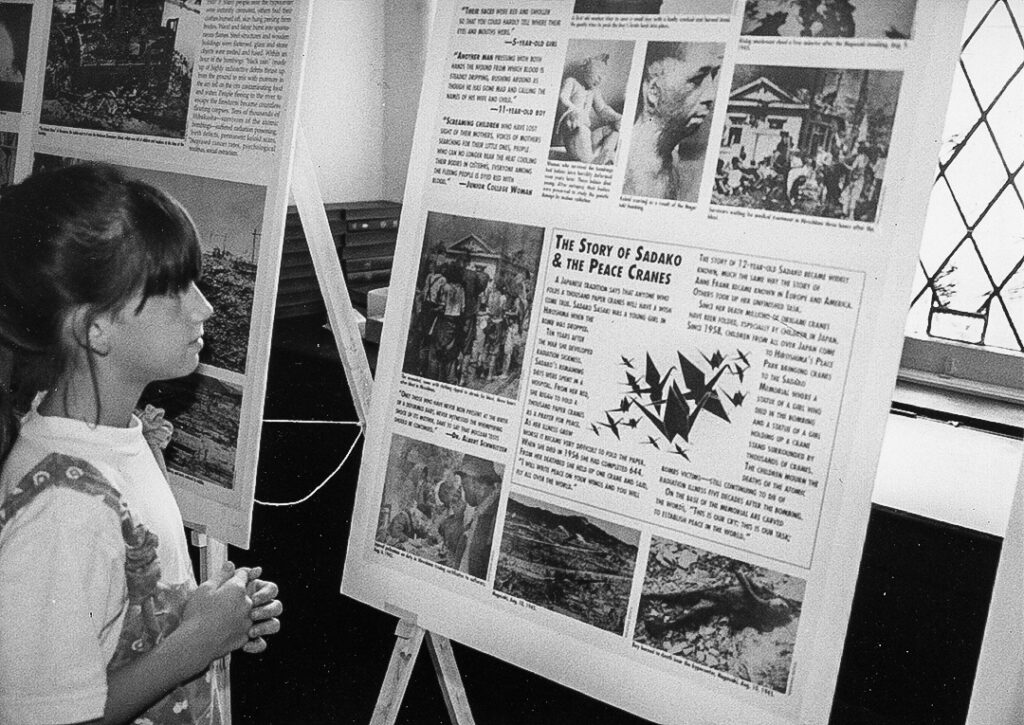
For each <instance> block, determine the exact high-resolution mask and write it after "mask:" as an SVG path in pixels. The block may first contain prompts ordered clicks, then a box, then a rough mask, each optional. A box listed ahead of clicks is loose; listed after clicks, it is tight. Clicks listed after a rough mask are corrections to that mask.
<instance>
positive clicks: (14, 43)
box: [0, 3, 32, 113]
mask: <svg viewBox="0 0 1024 725" xmlns="http://www.w3.org/2000/svg"><path fill="white" fill-rule="evenodd" d="M31 25H32V6H31V5H21V4H18V5H14V4H10V3H7V4H3V5H0V111H8V112H10V113H20V112H21V99H22V96H23V95H24V93H25V64H26V62H27V61H28V37H29V29H30V28H31Z"/></svg>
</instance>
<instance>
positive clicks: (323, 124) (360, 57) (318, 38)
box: [299, 0, 384, 201]
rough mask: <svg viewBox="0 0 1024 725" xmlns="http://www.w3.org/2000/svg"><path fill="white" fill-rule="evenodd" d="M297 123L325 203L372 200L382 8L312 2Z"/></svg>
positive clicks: (376, 194)
mask: <svg viewBox="0 0 1024 725" xmlns="http://www.w3.org/2000/svg"><path fill="white" fill-rule="evenodd" d="M312 2H313V19H312V27H311V30H310V38H309V46H308V52H307V59H306V69H305V78H304V80H303V90H302V100H301V102H300V106H299V120H300V123H302V125H303V128H304V129H305V130H306V135H307V139H308V141H309V144H310V146H311V148H312V153H313V157H314V159H315V161H316V164H317V169H318V171H319V172H320V173H319V174H318V177H317V178H318V180H319V182H320V190H321V192H322V194H323V197H324V201H359V200H366V199H379V198H381V194H382V191H383V179H384V162H383V145H384V92H383V88H384V50H383V49H384V7H383V3H381V2H380V1H379V0H312Z"/></svg>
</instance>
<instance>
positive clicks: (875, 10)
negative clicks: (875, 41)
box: [741, 0, 917, 40]
mask: <svg viewBox="0 0 1024 725" xmlns="http://www.w3.org/2000/svg"><path fill="white" fill-rule="evenodd" d="M916 7H917V0H857V2H856V3H853V2H850V0H824V1H822V0H747V4H746V7H745V8H744V10H743V29H742V31H741V34H742V35H753V36H762V37H771V36H795V37H803V38H889V39H892V40H906V39H909V38H910V37H911V31H912V30H913V26H914V10H915V9H916Z"/></svg>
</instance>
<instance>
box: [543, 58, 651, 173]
mask: <svg viewBox="0 0 1024 725" xmlns="http://www.w3.org/2000/svg"><path fill="white" fill-rule="evenodd" d="M632 59H633V41H628V40H603V39H602V40H594V39H576V40H570V41H569V46H568V49H567V50H566V57H565V69H564V70H563V72H562V82H561V85H560V86H559V89H558V110H557V112H556V114H555V127H554V129H553V130H552V134H551V150H550V151H549V153H548V158H549V159H550V160H552V161H571V162H577V163H583V164H599V165H603V164H614V163H615V157H616V152H617V151H618V148H619V137H620V135H621V128H622V109H623V107H624V106H625V101H626V83H627V81H628V80H629V70H630V64H631V62H632Z"/></svg>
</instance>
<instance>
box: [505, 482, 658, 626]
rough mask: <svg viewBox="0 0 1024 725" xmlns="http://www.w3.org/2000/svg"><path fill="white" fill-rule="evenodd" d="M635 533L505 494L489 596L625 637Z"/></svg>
mask: <svg viewBox="0 0 1024 725" xmlns="http://www.w3.org/2000/svg"><path fill="white" fill-rule="evenodd" d="M639 543H640V531H639V530H637V529H631V528H628V527H626V526H621V525H619V524H616V523H613V522H611V521H608V520H606V519H603V518H598V517H596V516H591V515H588V514H583V513H580V512H578V511H571V510H569V509H566V508H562V507H561V506H555V505H553V504H549V503H545V502H542V501H538V500H535V499H533V498H529V497H527V496H523V495H521V494H518V493H512V494H510V495H509V497H508V504H507V507H506V510H505V522H504V525H503V527H502V537H501V548H500V553H499V554H498V567H497V571H496V573H495V575H494V589H495V591H499V592H503V593H504V594H508V595H509V596H513V597H518V598H519V599H524V600H526V601H528V602H531V603H532V604H535V605H537V606H538V607H543V608H544V609H548V610H551V611H553V612H557V613H559V614H564V615H565V616H567V617H572V618H573V619H578V620H579V621H581V622H585V623H587V624H590V625H593V626H594V627H598V628H599V629H603V630H605V631H608V632H613V633H615V634H618V635H622V634H624V633H625V632H624V628H625V626H626V608H627V605H628V603H629V592H630V588H631V584H632V581H633V570H634V568H635V567H636V557H637V550H638V547H639Z"/></svg>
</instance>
